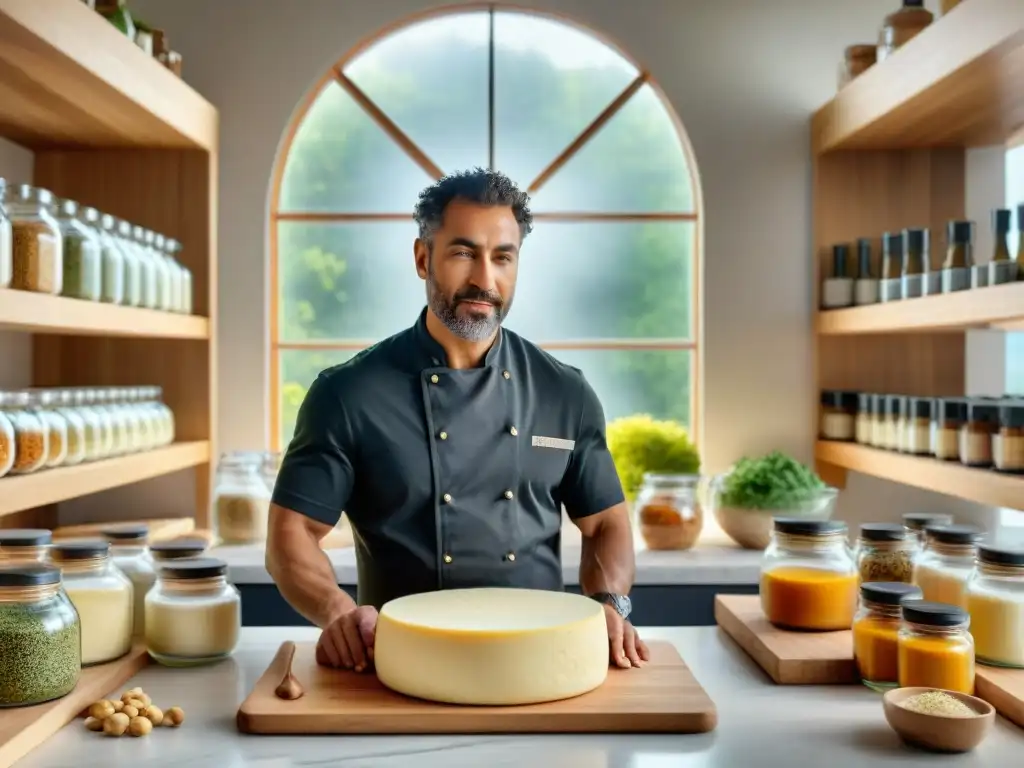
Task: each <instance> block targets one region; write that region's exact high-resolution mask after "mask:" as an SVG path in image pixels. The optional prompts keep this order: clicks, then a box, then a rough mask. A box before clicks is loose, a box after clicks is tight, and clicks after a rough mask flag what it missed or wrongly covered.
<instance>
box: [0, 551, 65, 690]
mask: <svg viewBox="0 0 1024 768" xmlns="http://www.w3.org/2000/svg"><path fill="white" fill-rule="evenodd" d="M81 671H82V635H81V622H80V621H79V618H78V613H77V612H76V611H75V608H74V606H73V605H72V604H71V600H70V599H69V598H68V596H67V594H66V593H65V592H64V590H63V588H62V587H61V577H60V571H59V570H58V569H57V568H54V567H53V566H50V565H43V564H33V565H7V566H0V707H25V706H30V705H32V704H41V703H42V702H44V701H52V700H53V699H59V698H61V697H62V696H65V695H66V694H68V693H69V692H70V691H71V690H72V689H73V688H74V687H75V685H77V684H78V677H79V675H80V674H81Z"/></svg>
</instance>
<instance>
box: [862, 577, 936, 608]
mask: <svg viewBox="0 0 1024 768" xmlns="http://www.w3.org/2000/svg"><path fill="white" fill-rule="evenodd" d="M860 596H861V597H862V598H863V599H865V600H868V601H870V602H872V603H881V604H882V605H899V604H900V603H902V602H903V601H904V600H918V599H920V597H921V588H920V587H919V586H917V585H916V584H904V583H903V582H902V581H866V582H864V583H863V584H861V585H860Z"/></svg>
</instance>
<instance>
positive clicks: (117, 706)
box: [110, 699, 124, 712]
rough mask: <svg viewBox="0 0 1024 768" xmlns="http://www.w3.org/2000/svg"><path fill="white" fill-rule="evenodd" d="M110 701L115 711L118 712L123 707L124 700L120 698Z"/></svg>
mask: <svg viewBox="0 0 1024 768" xmlns="http://www.w3.org/2000/svg"><path fill="white" fill-rule="evenodd" d="M110 703H111V704H113V705H114V711H115V712H120V711H121V710H122V709H124V702H123V701H121V700H120V699H117V700H116V701H112V702H110Z"/></svg>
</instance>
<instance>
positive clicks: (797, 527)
mask: <svg viewBox="0 0 1024 768" xmlns="http://www.w3.org/2000/svg"><path fill="white" fill-rule="evenodd" d="M760 581H761V589H760V591H761V609H762V610H763V611H764V615H765V617H766V618H767V619H768V621H770V622H771V623H772V624H774V625H776V626H778V627H782V628H785V629H804V630H813V631H829V630H838V629H849V628H850V626H851V625H852V623H853V615H854V611H855V609H856V606H857V584H858V578H857V566H856V564H855V563H854V561H853V558H852V557H851V555H850V551H849V548H848V547H847V545H846V523H843V522H841V521H838V520H807V519H803V518H786V517H777V518H775V521H774V529H773V531H772V538H771V542H770V543H769V544H768V547H767V549H765V552H764V558H763V560H762V563H761V580H760Z"/></svg>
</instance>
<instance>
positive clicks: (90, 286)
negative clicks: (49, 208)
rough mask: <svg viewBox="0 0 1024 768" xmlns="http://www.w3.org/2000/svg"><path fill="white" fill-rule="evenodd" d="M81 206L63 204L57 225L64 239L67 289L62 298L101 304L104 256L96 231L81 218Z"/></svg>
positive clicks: (67, 201)
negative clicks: (68, 297)
mask: <svg viewBox="0 0 1024 768" xmlns="http://www.w3.org/2000/svg"><path fill="white" fill-rule="evenodd" d="M79 215H80V213H79V208H78V203H76V202H75V201H74V200H61V201H60V202H59V203H58V204H57V221H58V222H60V232H61V236H62V237H63V238H64V245H63V251H64V287H63V289H62V290H61V294H62V295H64V296H70V297H71V298H74V299H85V300H87V301H99V300H100V294H101V293H102V290H103V254H102V252H101V250H100V238H99V234H98V233H97V232H96V230H95V229H93V228H92V227H90V226H88V225H86V223H85V222H84V221H83V220H82V219H81V218H79Z"/></svg>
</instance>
